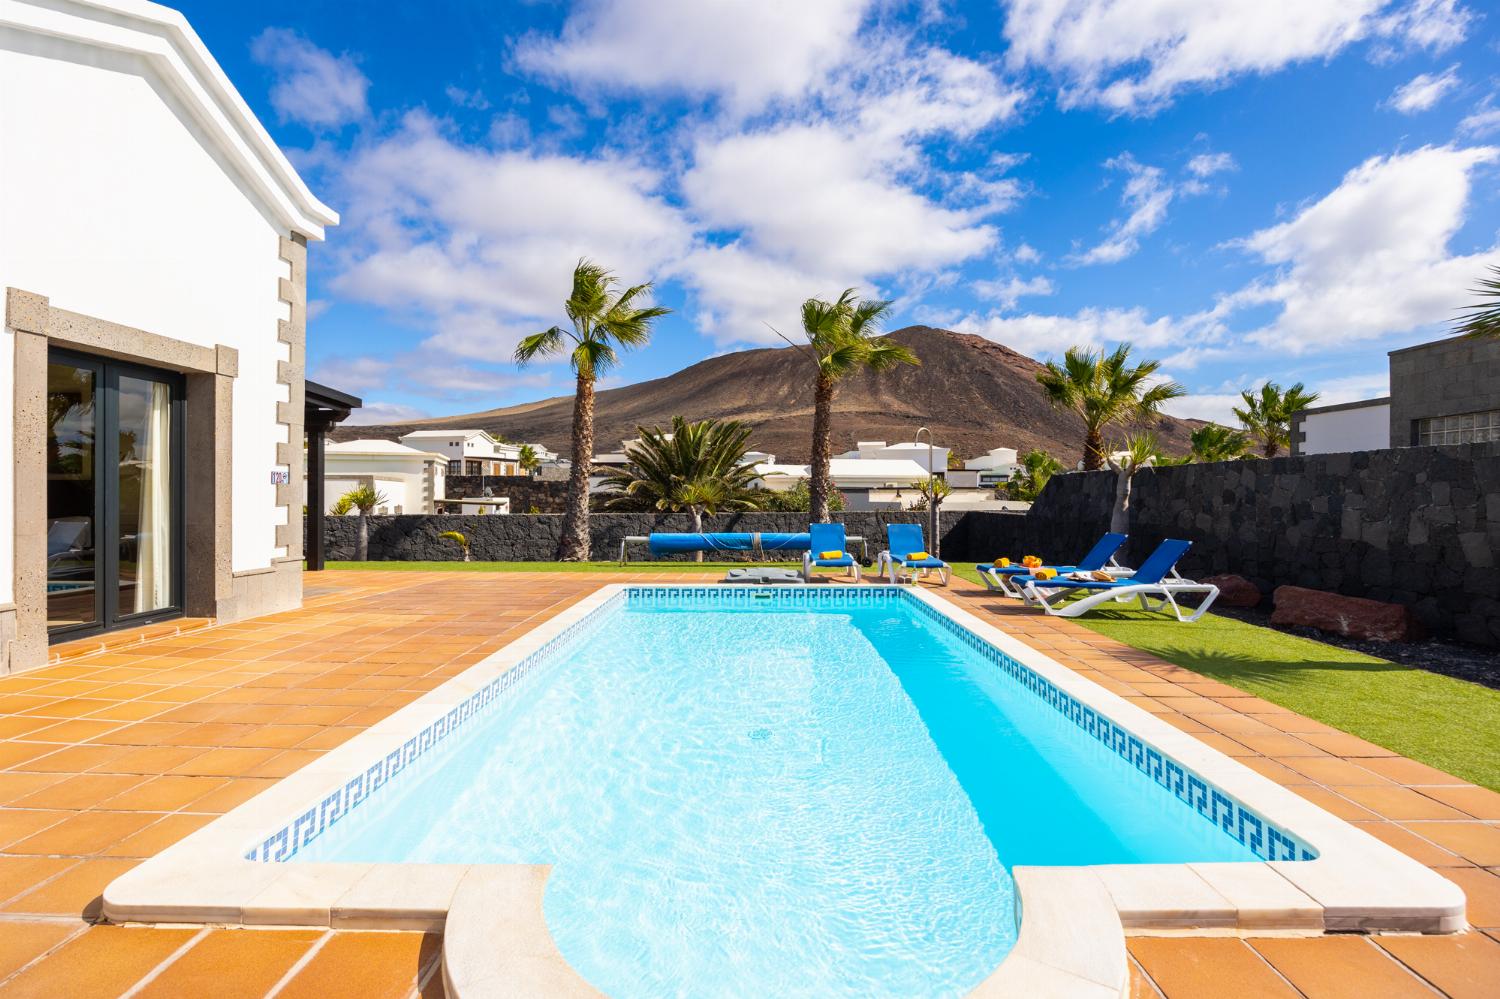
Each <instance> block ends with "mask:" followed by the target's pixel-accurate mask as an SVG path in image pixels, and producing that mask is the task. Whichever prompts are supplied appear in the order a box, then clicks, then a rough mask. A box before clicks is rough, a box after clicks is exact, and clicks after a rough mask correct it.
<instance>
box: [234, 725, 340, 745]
mask: <svg viewBox="0 0 1500 999" xmlns="http://www.w3.org/2000/svg"><path fill="white" fill-rule="evenodd" d="M320 731H322V729H321V728H320V727H319V726H317V725H252V726H249V731H247V732H245V733H243V734H242V735H240V736H238V737H236V738H234V739H232V740H230V741H228V742H226V743H224V744H223V745H225V746H234V747H237V748H244V749H291V748H292V747H293V746H303V744H304V743H306V742H307V740H308V739H310V738H312V737H313V736H315V735H317V734H318V733H319V732H320ZM304 748H308V749H312V748H315V747H312V746H304Z"/></svg>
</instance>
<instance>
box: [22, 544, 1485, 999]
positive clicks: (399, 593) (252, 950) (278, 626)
mask: <svg viewBox="0 0 1500 999" xmlns="http://www.w3.org/2000/svg"><path fill="white" fill-rule="evenodd" d="M658 578H659V579H664V580H669V581H686V580H688V579H690V578H691V577H685V576H684V575H682V574H681V573H671V574H662V575H660V576H651V575H643V574H641V573H631V574H629V575H628V576H625V575H617V574H608V573H587V574H584V573H537V574H510V573H495V574H491V573H406V572H361V573H351V572H338V573H323V574H319V575H316V576H308V577H307V602H306V606H305V607H304V608H303V609H302V610H300V611H296V612H293V613H288V614H282V615H277V616H275V617H271V618H266V619H261V620H258V621H251V622H244V623H241V624H235V625H226V626H222V627H200V626H198V623H196V622H195V623H193V625H192V626H190V627H179V628H172V629H168V630H167V631H166V632H165V633H161V634H157V635H154V636H152V637H149V638H148V639H146V640H144V641H141V640H135V639H131V640H127V641H124V642H121V641H119V640H115V641H111V642H109V643H96V644H90V645H88V646H85V647H83V648H79V649H74V650H66V651H67V652H69V653H71V657H69V658H62V660H61V661H60V662H58V663H56V664H54V665H51V666H48V667H47V668H45V669H42V670H38V671H36V672H32V673H28V674H23V675H20V676H13V677H5V678H0V740H3V741H0V996H4V997H7V999H8V997H10V996H61V995H66V996H69V997H70V999H89V997H95V996H98V997H115V996H127V995H128V996H132V997H134V996H166V997H183V996H199V995H204V996H207V995H212V996H215V997H233V996H246V997H259V996H273V995H274V996H279V997H301V996H309V997H318V999H334V997H342V996H349V997H354V996H358V997H362V999H363V997H368V999H380V997H385V996H391V997H398V999H400V997H409V996H415V995H421V996H424V997H433V996H438V995H441V992H442V985H441V976H439V975H437V974H435V972H436V970H437V956H438V948H437V941H436V939H435V938H434V937H433V936H431V935H424V934H419V933H379V932H350V931H339V932H331V931H327V930H244V929H234V930H230V929H197V928H186V929H153V928H141V927H112V926H102V925H94V924H93V923H92V919H93V918H94V916H95V913H96V912H97V907H98V901H97V899H98V896H99V893H100V891H101V890H102V889H103V887H104V886H105V885H106V884H107V883H108V882H110V881H111V880H113V879H114V878H115V877H116V876H117V875H119V874H120V873H121V872H122V871H124V870H127V869H128V868H130V867H131V866H133V865H135V864H136V863H139V862H140V860H141V859H142V858H144V857H147V856H150V855H152V854H154V853H156V852H157V851H159V850H161V849H163V848H164V847H166V846H167V845H169V844H171V843H173V842H175V841H177V840H178V839H180V838H181V837H183V836H185V835H186V834H187V833H189V832H191V831H192V830H194V829H196V828H198V827H200V826H202V825H204V824H205V823H207V822H209V821H211V820H212V819H213V818H214V817H215V816H217V815H219V814H222V813H223V812H225V811H227V810H229V809H230V808H232V807H234V806H235V805H237V804H239V803H240V802H243V801H245V800H246V799H248V798H249V797H251V796H253V795H254V794H255V793H256V792H258V791H260V790H261V789H263V788H264V787H266V786H268V785H269V784H270V783H272V782H274V781H275V780H277V779H278V778H280V777H283V776H285V775H287V774H289V773H291V772H292V771H294V770H296V769H298V768H299V767H301V766H303V765H304V764H306V763H307V762H308V761H309V760H312V759H315V758H316V757H317V756H318V755H319V754H320V753H322V752H324V751H326V750H327V749H329V748H330V747H332V746H335V745H337V744H339V743H341V742H342V741H343V740H345V739H347V738H349V737H350V736H351V735H353V734H354V733H356V732H358V731H360V730H362V729H363V728H365V727H367V726H369V725H371V724H373V723H374V722H375V721H377V720H378V719H380V718H382V717H384V716H385V715H387V714H389V713H390V712H391V711H393V710H395V709H396V708H398V707H400V706H402V705H403V704H405V703H407V702H408V701H410V700H412V699H413V698H415V697H417V696H419V695H420V694H421V693H423V692H425V691H427V690H429V689H431V688H432V687H434V686H436V685H437V684H439V683H441V682H443V681H444V680H445V679H447V678H448V677H450V676H452V675H454V674H455V673H457V672H460V671H462V670H463V669H465V668H467V667H469V666H470V665H473V664H474V663H476V662H478V661H479V660H480V659H482V658H484V657H485V656H486V655H488V654H489V653H491V652H493V651H494V650H496V649H497V648H499V647H501V646H502V645H504V644H505V643H507V642H508V641H510V640H511V639H513V638H515V637H516V636H518V635H520V634H522V633H524V632H525V631H527V630H529V629H530V628H531V627H532V626H534V625H535V624H536V623H537V622H538V621H539V620H542V619H544V618H545V617H547V616H549V615H550V614H553V613H555V612H557V611H558V610H560V609H561V608H563V607H565V606H567V605H569V604H570V603H572V602H573V601H575V600H577V599H579V598H581V597H582V596H584V595H586V594H587V593H589V592H591V591H592V590H594V589H595V588H596V587H598V586H600V585H602V584H604V583H607V582H618V581H622V580H631V581H648V580H653V579H658ZM949 593H950V596H951V597H952V599H954V600H956V601H957V602H959V603H961V604H962V605H963V606H965V607H966V608H968V609H969V610H972V611H975V612H977V613H980V614H983V615H987V616H989V617H990V618H991V619H992V620H994V621H995V623H997V624H998V625H999V626H1000V627H1002V628H1005V629H1006V630H1008V631H1011V632H1012V633H1014V634H1016V635H1017V636H1018V637H1020V638H1021V639H1023V640H1024V641H1026V642H1028V643H1030V644H1032V645H1034V646H1036V647H1037V648H1039V649H1042V650H1044V651H1046V652H1047V653H1048V654H1049V655H1051V656H1053V657H1054V658H1056V659H1058V660H1059V661H1060V662H1062V663H1064V664H1065V665H1068V666H1070V667H1071V668H1073V669H1076V670H1078V671H1079V672H1081V673H1084V674H1085V675H1087V676H1088V677H1089V678H1090V679H1093V680H1095V681H1097V682H1099V683H1101V684H1103V685H1104V686H1106V687H1108V688H1110V689H1111V690H1115V691H1117V692H1118V693H1120V694H1122V695H1124V696H1126V697H1128V698H1129V699H1131V700H1133V701H1135V702H1136V703H1138V704H1140V705H1141V706H1143V707H1145V708H1146V709H1147V710H1149V711H1152V712H1154V713H1157V714H1160V715H1162V716H1164V717H1165V718H1166V719H1167V720H1168V721H1169V722H1171V723H1172V724H1174V725H1176V726H1178V727H1180V728H1183V729H1184V730H1186V731H1189V732H1191V733H1193V734H1194V735H1196V736H1197V737H1198V738H1200V739H1202V740H1204V741H1205V742H1208V743H1210V744H1211V745H1213V746H1215V747H1217V748H1219V749H1221V750H1223V751H1224V752H1227V753H1229V754H1230V755H1233V756H1237V757H1241V758H1242V759H1243V760H1244V762H1245V763H1247V764H1248V765H1249V766H1252V767H1254V768H1255V769H1257V770H1259V771H1260V772H1262V773H1264V774H1266V775H1267V776H1268V777H1270V778H1271V779H1273V780H1275V781H1277V782H1279V783H1283V784H1286V785H1288V786H1289V787H1292V788H1293V789H1294V790H1296V791H1297V792H1298V793H1299V794H1302V795H1303V796H1305V797H1307V798H1310V799H1312V800H1314V801H1316V802H1317V803H1318V804H1320V805H1322V806H1323V807H1325V808H1328V809H1329V810H1330V811H1333V812H1335V813H1336V814H1338V815H1341V816H1343V817H1345V818H1348V819H1350V820H1351V821H1354V822H1358V823H1361V824H1362V825H1364V827H1365V828H1366V829H1368V830H1369V831H1370V832H1371V833H1373V834H1374V835H1376V836H1379V837H1380V838H1381V839H1384V840H1385V841H1386V842H1388V843H1391V844H1392V845H1393V846H1395V847H1397V848H1398V849H1400V850H1402V851H1404V852H1406V853H1408V854H1410V855H1412V856H1413V857H1415V858H1417V859H1418V860H1420V861H1422V862H1423V863H1426V864H1428V865H1430V866H1433V867H1436V868H1440V869H1441V871H1442V873H1443V874H1444V875H1445V876H1447V877H1449V878H1450V879H1452V880H1453V881H1455V882H1457V883H1458V884H1459V885H1460V886H1461V887H1463V888H1464V890H1465V891H1466V892H1467V893H1468V896H1469V918H1470V921H1471V922H1472V923H1473V924H1474V925H1475V926H1477V927H1479V928H1480V930H1479V931H1476V932H1471V933H1466V934H1462V935H1458V936H1451V937H1419V936H1383V937H1376V938H1366V937H1360V936H1338V937H1322V938H1315V939H1303V938H1286V937H1281V938H1258V939H1240V938H1237V937H1197V938H1182V937H1136V938H1133V939H1132V940H1131V941H1130V951H1131V954H1132V957H1133V959H1134V964H1135V967H1134V969H1133V971H1134V973H1135V987H1136V991H1137V993H1138V994H1139V995H1141V996H1147V997H1150V996H1158V995H1161V996H1165V997H1166V999H1183V997H1199V996H1202V997H1217V996H1224V995H1231V994H1232V995H1236V996H1246V997H1249V996H1288V997H1291V996H1298V995H1305V996H1309V997H1313V999H1321V997H1325V996H1326V997H1336V996H1350V997H1355V996H1359V997H1365V996H1392V997H1403V996H1428V997H1430V996H1433V995H1437V994H1448V995H1452V996H1455V997H1468V996H1481V995H1483V996H1492V995H1496V994H1500V795H1497V794H1495V793H1493V792H1490V791H1488V790H1485V789H1483V788H1478V787H1474V786H1472V785H1469V784H1466V783H1464V782H1463V781H1460V780H1458V779H1456V778H1453V777H1450V776H1448V775H1447V774H1444V773H1441V772H1439V771H1436V770H1433V769H1431V768H1429V767H1425V766H1423V765H1422V764H1419V763H1416V762H1414V761H1411V760H1408V759H1405V758H1403V757H1399V756H1395V755H1393V754H1391V753H1389V752H1387V751H1385V750H1383V749H1381V748H1380V747H1378V746H1374V745H1371V744H1369V743H1367V742H1364V741H1363V740H1360V739H1357V738H1355V737H1353V736H1350V735H1346V734H1344V733H1341V732H1338V731H1336V730H1334V729H1331V728H1329V727H1327V726H1325V725H1321V724H1319V723H1317V722H1314V721H1311V720H1309V719H1306V718H1303V717H1301V716H1299V715H1296V714H1293V713H1291V712H1288V711H1286V710H1284V709H1282V708H1278V707H1276V706H1275V705H1273V704H1270V703H1267V702H1265V701H1262V700H1260V699H1259V698H1256V697H1253V696H1249V695H1246V694H1244V693H1242V692H1240V691H1238V690H1236V689H1234V688H1232V687H1228V686H1225V685H1223V684H1220V683H1217V682H1214V681H1211V680H1207V679H1205V678H1203V677H1201V676H1199V675H1197V674H1195V673H1192V672H1190V671H1188V670H1185V669H1181V668H1179V667H1176V666H1172V665H1170V664H1168V663H1164V662H1162V661H1160V660H1158V659H1155V658H1154V657H1152V656H1150V655H1147V654H1145V653H1142V652H1139V651H1136V650H1134V649H1131V648H1129V647H1126V646H1123V645H1120V644H1118V643H1116V642H1114V641H1112V640H1109V639H1105V638H1102V637H1100V636H1098V635H1096V634H1094V633H1093V632H1091V631H1088V630H1087V629H1085V628H1082V627H1081V626H1079V625H1076V624H1074V623H1072V622H1067V621H1059V620H1056V619H1052V618H1043V617H1038V616H1036V615H1034V614H1031V613H1027V612H1025V611H1023V610H1021V609H1020V608H1019V607H1017V606H1016V605H1014V604H1013V603H1010V602H1005V601H1001V600H999V599H997V598H993V597H990V596H989V595H987V594H985V593H984V592H983V591H982V590H980V589H978V588H977V587H973V586H970V585H969V584H966V583H964V582H962V581H955V582H954V585H953V587H952V590H951V591H949Z"/></svg>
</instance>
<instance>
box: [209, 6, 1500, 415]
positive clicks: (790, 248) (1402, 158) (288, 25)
mask: <svg viewBox="0 0 1500 999" xmlns="http://www.w3.org/2000/svg"><path fill="white" fill-rule="evenodd" d="M180 6H181V8H182V10H183V11H184V13H186V14H187V16H188V18H189V20H190V21H191V22H192V24H193V26H194V27H195V28H196V29H197V31H198V33H199V34H200V35H201V36H202V37H203V39H204V41H205V42H206V43H207V44H208V46H209V48H210V49H211V50H212V51H213V52H214V54H215V55H216V56H217V57H218V59H219V61H220V62H221V63H222V65H223V66H224V68H225V70H226V71H227V72H228V74H229V76H230V78H231V79H232V80H233V81H234V82H235V83H236V84H237V85H238V87H239V89H240V91H241V92H242V93H243V94H244V96H245V98H246V100H248V101H249V102H250V105H251V107H252V108H254V110H255V111H256V112H257V113H258V114H259V115H260V116H261V118H262V120H263V121H264V122H265V123H266V126H267V127H268V128H269V129H270V130H271V133H272V135H273V136H274V137H275V138H276V139H277V141H278V142H280V143H281V145H282V147H283V148H284V149H286V150H287V152H288V155H290V156H291V157H292V159H293V161H294V162H295V163H296V164H297V166H298V167H299V168H300V169H301V170H302V172H303V174H304V177H305V178H306V179H307V180H308V182H309V183H310V184H311V185H312V187H313V189H314V190H315V191H316V192H317V193H318V194H319V195H320V196H321V197H322V198H323V199H324V200H325V201H327V202H328V203H329V204H331V205H332V206H333V207H335V208H336V209H338V210H339V211H340V212H341V213H342V214H343V224H342V225H340V226H339V227H337V228H334V229H331V230H330V231H329V238H328V241H327V242H326V243H325V244H322V245H319V246H317V247H315V248H314V251H313V256H312V265H311V278H310V282H311V287H310V292H309V294H310V299H311V314H312V317H313V318H312V322H311V324H310V335H309V345H308V355H309V366H310V370H311V373H312V376H313V377H315V378H318V379H320V380H323V381H325V382H328V383H330V384H333V385H335V386H337V387H340V388H343V389H346V390H348V391H352V392H356V393H358V394H361V395H362V396H363V397H364V398H365V400H366V402H367V403H368V404H369V408H368V410H367V413H366V417H367V420H378V419H385V418H390V417H399V416H418V415H444V414H449V413H459V412H468V411H472V410H475V409H481V408H489V407H492V406H498V405H507V404H511V403H515V402H522V401H526V400H529V399H533V398H539V397H543V396H548V395H556V394H563V393H566V392H569V391H571V378H570V376H569V375H568V372H567V371H566V369H565V368H563V367H562V366H560V365H545V366H540V367H537V368H536V369H534V370H527V371H518V370H517V369H516V368H515V366H514V365H513V364H512V363H510V360H509V358H510V355H511V352H512V350H513V349H514V346H515V342H516V340H517V339H518V338H519V337H520V336H521V335H524V334H525V333H528V332H531V331H533V330H536V329H540V328H544V327H545V326H548V325H551V324H552V323H554V322H559V321H561V320H562V317H561V315H560V310H559V307H558V303H560V301H561V299H562V297H563V294H564V291H565V289H566V287H567V283H568V277H569V274H570V271H571V268H572V265H573V263H574V262H575V261H576V260H577V258H578V257H579V256H581V255H587V256H590V257H593V258H595V259H597V260H599V261H600V262H601V263H604V264H606V265H607V266H609V267H611V268H613V269H614V270H616V271H617V272H618V273H619V274H620V276H621V277H622V278H625V279H627V280H629V281H631V282H635V281H644V280H651V281H654V282H655V283H656V286H657V297H658V299H659V300H660V301H661V302H662V303H663V304H666V305H668V306H670V307H671V308H672V309H673V310H674V312H673V314H672V315H671V316H670V317H668V318H667V319H666V320H664V321H663V322H662V324H661V326H660V327H659V329H658V333H657V335H656V337H655V339H654V341H653V343H652V345H651V346H650V347H649V348H647V349H646V350H644V351H641V352H639V353H637V354H633V355H630V356H629V357H628V358H627V359H626V361H625V363H624V364H623V365H622V366H621V368H620V369H619V370H618V371H616V372H615V373H614V374H612V375H611V376H610V378H609V384H623V383H626V382H631V381H638V380H641V379H645V378H651V377H656V376H659V375H662V374H667V373H669V372H671V371H674V370H677V369H678V368H680V367H683V366H685V365H687V364H689V363H691V362H693V361H696V360H699V359H701V358H704V357H707V356H710V355H712V354H715V353H720V352H724V351H727V350H733V349H738V348H741V347H745V346H765V345H776V344H778V343H780V341H779V340H777V338H776V336H775V334H774V333H772V332H771V330H770V329H769V328H768V326H775V327H777V328H778V329H781V330H782V331H784V332H792V331H793V330H794V328H795V326H796V306H797V304H798V303H799V302H800V301H801V300H802V299H803V298H806V297H808V296H812V295H818V296H823V297H831V296H833V295H835V294H837V293H838V292H839V290H841V289H842V288H844V287H846V286H850V285H854V286H858V287H859V288H861V289H862V290H863V291H865V292H866V293H867V294H868V295H872V296H879V297H884V298H890V299H893V300H894V301H895V302H896V309H895V315H894V316H893V319H892V323H891V326H892V327H893V328H894V327H896V326H901V325H906V324H908V323H927V324H930V325H937V326H946V327H948V328H951V329H956V330H960V331H965V332H973V333H979V334H982V335H984V336H987V337H990V338H992V339H995V340H998V341H1000V342H1002V343H1006V344H1008V345H1010V346H1012V347H1014V348H1016V349H1018V350H1021V351H1024V352H1026V353H1028V354H1031V355H1033V356H1036V357H1038V358H1046V357H1049V356H1053V355H1056V354H1061V353H1062V351H1064V350H1065V349H1067V348H1068V347H1069V346H1072V345H1075V344H1082V345H1090V346H1109V345H1112V344H1114V343H1116V342H1118V341H1121V340H1129V341H1131V342H1133V343H1135V344H1136V345H1137V348H1138V350H1139V351H1140V352H1141V353H1142V354H1143V355H1145V356H1150V357H1155V358H1159V359H1162V360H1163V361H1164V362H1165V371H1166V372H1167V373H1168V374H1169V375H1170V376H1171V377H1173V378H1175V379H1176V380H1178V381H1180V382H1181V383H1183V384H1184V385H1185V386H1186V387H1187V388H1188V389H1189V390H1190V392H1191V393H1192V394H1191V395H1190V396H1189V397H1188V398H1186V399H1184V400H1180V401H1179V402H1178V403H1176V404H1174V411H1175V412H1178V413H1179V414H1181V415H1191V416H1200V417H1205V418H1219V419H1228V406H1229V404H1230V402H1231V401H1232V400H1233V399H1235V398H1236V393H1237V392H1238V391H1239V390H1240V389H1243V388H1250V387H1252V386H1254V385H1256V384H1258V383H1259V382H1261V381H1264V380H1266V379H1271V380H1275V381H1278V382H1282V383H1287V382H1292V381H1299V380H1300V381H1303V382H1306V383H1307V384H1308V385H1309V387H1311V388H1312V389H1315V390H1317V391H1320V392H1322V393H1323V397H1324V400H1325V401H1328V402H1339V401H1348V400H1350V399H1356V398H1363V397H1369V396H1373V395H1379V394H1381V393H1383V392H1384V391H1385V387H1386V386H1385V376H1386V357H1385V354H1386V351H1388V350H1391V349H1394V348H1397V347H1402V346H1407V345H1410V344H1412V343H1418V342H1422V341H1424V340H1429V339H1433V338H1434V337H1436V336H1440V335H1442V334H1443V330H1444V326H1445V322H1446V320H1447V319H1448V318H1449V317H1450V316H1451V315H1452V314H1453V312H1454V310H1455V309H1457V308H1458V307H1459V306H1461V305H1462V304H1463V303H1464V302H1465V301H1467V300H1468V295H1467V289H1468V288H1470V287H1472V286H1473V284H1474V283H1475V281H1476V279H1477V278H1478V277H1479V276H1480V275H1481V274H1482V273H1483V271H1484V268H1485V266H1486V264H1489V263H1500V185H1497V184H1496V180H1497V178H1500V30H1497V29H1500V14H1497V13H1496V12H1494V11H1493V10H1491V11H1486V10H1485V9H1484V8H1483V6H1482V5H1481V4H1479V3H1477V2H1474V0H1194V2H1184V0H912V2H897V0H812V2H809V0H721V2H718V3H710V2H707V0H579V2H575V3H561V2H547V0H531V2H510V3H500V2H496V3H483V2H478V0H473V2H460V0H429V2H427V3H424V4H420V5H417V4H386V5H379V6H378V7H377V6H376V5H371V6H368V7H359V8H351V6H350V5H349V4H347V3H342V2H340V3H333V2H318V0H298V2H295V3H293V2H286V0H260V2H257V3H255V4H224V3H221V2H217V0H194V2H182V3H181V5H180ZM354 10H358V11H359V14H358V15H356V14H354V13H353V11H354ZM685 415H688V416H691V415H693V414H685ZM1004 443H1005V442H1003V441H997V442H996V444H997V445H1002V444H1004Z"/></svg>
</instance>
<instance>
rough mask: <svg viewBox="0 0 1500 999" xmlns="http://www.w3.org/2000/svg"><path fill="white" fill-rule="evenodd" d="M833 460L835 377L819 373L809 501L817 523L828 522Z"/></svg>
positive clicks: (814, 415) (814, 405) (814, 416)
mask: <svg viewBox="0 0 1500 999" xmlns="http://www.w3.org/2000/svg"><path fill="white" fill-rule="evenodd" d="M832 460H833V379H832V378H829V377H828V376H827V375H825V374H823V373H822V372H821V371H820V372H818V383H817V387H816V388H815V389H814V391H813V440H812V468H811V469H810V471H811V475H812V478H811V481H810V482H809V483H808V493H809V496H810V498H811V503H809V504H808V506H809V508H810V512H811V515H812V521H813V523H815V524H822V523H826V522H827V521H828V497H829V493H830V492H831V491H832V489H833V483H832V481H831V478H832V476H831V474H830V471H829V469H830V468H831V467H832Z"/></svg>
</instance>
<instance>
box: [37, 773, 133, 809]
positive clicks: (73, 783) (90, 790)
mask: <svg viewBox="0 0 1500 999" xmlns="http://www.w3.org/2000/svg"><path fill="white" fill-rule="evenodd" d="M143 780H145V778H144V777H139V776H134V775H127V774H80V775H78V776H77V777H69V778H67V779H65V780H62V781H60V782H58V783H56V784H53V785H51V786H49V787H45V788H42V789H41V790H39V791H37V792H35V793H34V794H30V795H28V796H26V797H25V798H22V799H21V800H19V801H17V802H16V804H17V805H18V806H19V807H21V808H77V809H82V808H93V807H95V806H97V805H98V804H99V803H100V802H101V801H104V800H105V799H106V798H112V797H114V796H115V795H117V794H120V793H122V792H125V791H128V790H130V789H131V788H132V787H135V786H136V785H137V784H139V783H141V782H142V781H143Z"/></svg>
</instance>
